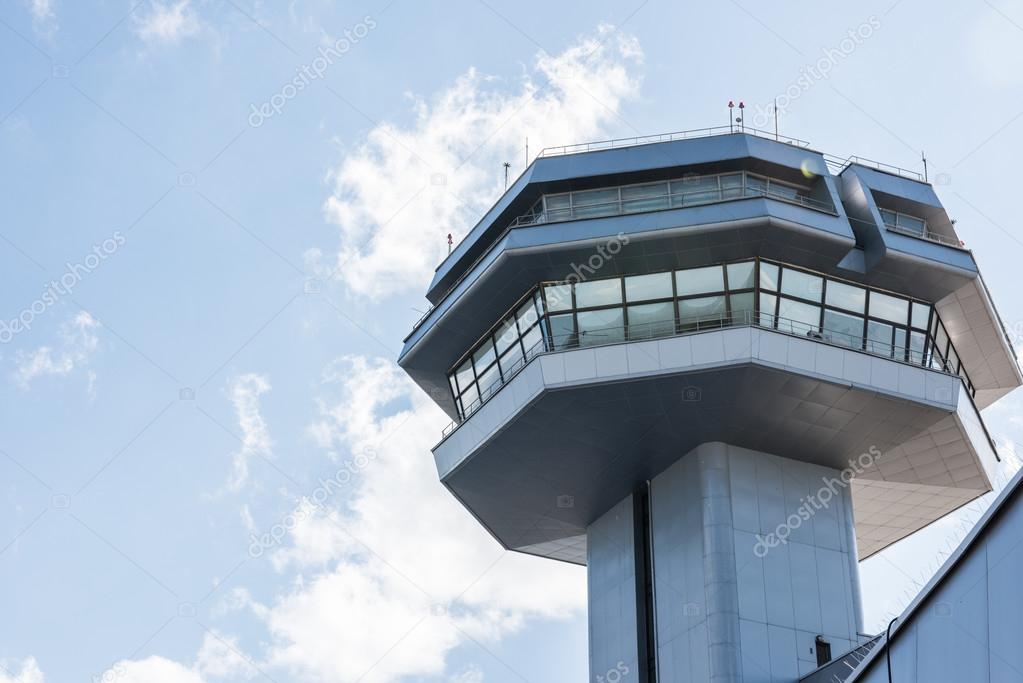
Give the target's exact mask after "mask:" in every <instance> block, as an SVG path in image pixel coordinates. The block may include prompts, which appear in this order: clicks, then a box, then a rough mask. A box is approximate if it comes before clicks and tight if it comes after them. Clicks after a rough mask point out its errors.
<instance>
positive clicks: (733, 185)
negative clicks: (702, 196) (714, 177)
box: [721, 173, 742, 199]
mask: <svg viewBox="0 0 1023 683" xmlns="http://www.w3.org/2000/svg"><path fill="white" fill-rule="evenodd" d="M741 196H742V174H741V173H729V174H728V175H723V176H721V198H722V199H735V198H736V197H741Z"/></svg>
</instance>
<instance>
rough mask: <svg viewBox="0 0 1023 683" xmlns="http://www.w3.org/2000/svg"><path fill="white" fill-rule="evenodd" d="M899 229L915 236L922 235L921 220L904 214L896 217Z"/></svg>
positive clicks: (922, 226)
mask: <svg viewBox="0 0 1023 683" xmlns="http://www.w3.org/2000/svg"><path fill="white" fill-rule="evenodd" d="M898 222H899V227H900V228H902V229H903V230H908V231H909V232H912V233H915V234H917V235H922V234H924V221H923V219H922V218H917V217H915V216H907V215H906V214H904V213H900V214H899V217H898Z"/></svg>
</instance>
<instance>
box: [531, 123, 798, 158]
mask: <svg viewBox="0 0 1023 683" xmlns="http://www.w3.org/2000/svg"><path fill="white" fill-rule="evenodd" d="M733 133H745V134H746V135H754V136H756V137H759V138H766V139H769V140H775V141H777V142H783V143H785V144H787V145H793V146H795V147H809V146H810V143H809V142H807V141H806V140H800V139H799V138H793V137H788V136H786V135H777V134H776V133H773V132H769V131H766V130H760V129H759V128H742V129H740V128H739V126H712V127H710V128H694V129H693V130H681V131H676V132H674V133H658V134H656V135H638V136H635V137H631V138H616V139H614V140H599V141H597V142H581V143H579V144H576V145H561V146H558V147H545V148H543V149H542V150H540V154H538V155H537V156H538V157H554V156H563V155H565V154H579V153H580V152H598V151H601V150H606V149H620V148H622V147H638V146H640V145H653V144H656V143H658V142H674V141H675V140H691V139H693V138H709V137H713V136H715V135H730V134H733Z"/></svg>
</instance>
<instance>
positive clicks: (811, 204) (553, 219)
mask: <svg viewBox="0 0 1023 683" xmlns="http://www.w3.org/2000/svg"><path fill="white" fill-rule="evenodd" d="M706 195H716V196H713V197H708V198H707V199H699V198H698V197H700V196H706ZM757 197H766V198H768V199H777V200H779V201H783V202H788V203H790V204H796V205H798V206H805V207H807V208H810V209H814V210H816V211H825V212H827V213H831V214H834V212H835V207H833V206H832V205H831V204H829V203H828V202H822V201H820V200H817V199H812V198H810V197H807V196H805V195H801V194H797V195H795V196H792V195H786V194H782V193H778V192H772V191H771V190H770V189H766V190H760V189H756V188H750V187H746V188H745V189H744V188H742V187H736V188H726V189H723V190H722V189H718V190H693V191H691V192H668V193H667V194H658V195H651V196H649V197H636V198H633V199H616V200H615V201H611V202H600V203H597V204H586V205H583V206H573V207H567V208H564V209H548V210H547V211H541V212H540V213H528V214H524V215H522V216H519V217H518V218H516V219H515V220H514V221H512V222H511V224H509V226H508V228H509V229H511V228H520V227H523V226H529V225H541V224H544V223H559V222H562V221H572V220H577V219H581V218H605V217H608V216H623V215H627V214H634V213H644V212H647V211H667V210H669V209H683V208H689V207H691V206H703V205H706V204H717V203H720V202H727V201H732V200H736V199H755V198H757ZM673 200H674V201H673ZM658 202H663V205H656V206H653V207H652V208H648V207H650V205H651V204H657V203H658ZM676 202H677V203H676Z"/></svg>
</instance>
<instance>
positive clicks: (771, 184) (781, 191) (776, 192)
mask: <svg viewBox="0 0 1023 683" xmlns="http://www.w3.org/2000/svg"><path fill="white" fill-rule="evenodd" d="M767 191H768V194H770V195H771V196H772V197H781V198H782V199H790V200H795V199H796V197H797V196H798V195H799V190H797V189H796V188H794V187H792V186H791V185H783V184H782V183H779V182H775V181H773V180H771V181H768V185H767Z"/></svg>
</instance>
